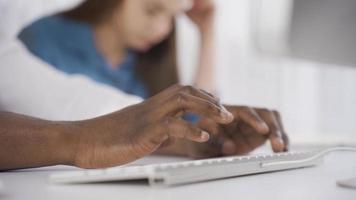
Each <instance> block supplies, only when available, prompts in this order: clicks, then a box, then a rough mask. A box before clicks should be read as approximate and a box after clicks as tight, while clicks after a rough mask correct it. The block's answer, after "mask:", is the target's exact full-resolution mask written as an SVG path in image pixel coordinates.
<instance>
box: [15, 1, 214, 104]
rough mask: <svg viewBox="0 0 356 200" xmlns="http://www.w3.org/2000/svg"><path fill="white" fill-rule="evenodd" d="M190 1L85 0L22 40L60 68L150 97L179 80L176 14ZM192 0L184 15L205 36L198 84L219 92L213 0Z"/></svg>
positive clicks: (41, 23) (36, 27)
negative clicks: (215, 71) (214, 68)
mask: <svg viewBox="0 0 356 200" xmlns="http://www.w3.org/2000/svg"><path fill="white" fill-rule="evenodd" d="M187 2H188V3H189V1H183V0H130V1H128V0H105V1H102V0H86V1H84V2H83V3H81V4H80V5H79V6H77V7H75V8H74V9H72V10H70V11H67V12H64V13H59V14H57V15H53V16H49V17H45V18H42V19H39V20H38V21H36V22H34V23H33V24H31V25H29V26H28V27H26V28H25V29H24V30H23V31H22V32H21V33H20V35H19V38H20V39H21V40H22V41H23V42H24V44H25V45H26V46H27V47H28V49H29V50H30V51H31V52H32V53H34V54H35V55H37V56H38V57H40V58H42V59H43V60H45V61H46V62H48V63H50V64H51V65H53V66H55V67H56V68H58V69H60V70H62V71H65V72H67V73H69V74H84V75H86V76H89V77H91V78H92V79H94V80H95V81H98V82H101V83H104V84H108V85H111V86H113V87H115V88H118V89H120V90H122V91H124V92H126V93H129V94H134V95H137V96H141V97H143V98H147V97H149V96H152V95H154V94H156V93H158V92H159V91H161V90H163V89H165V88H167V87H169V86H170V85H172V84H175V83H177V82H178V81H179V80H178V73H177V61H176V45H175V44H176V37H175V30H174V29H175V28H174V27H175V22H174V18H175V16H176V15H178V14H180V13H182V12H185V11H186V10H187V9H186V7H187ZM191 3H192V5H191V9H189V11H187V12H186V14H187V16H188V17H189V18H190V19H191V20H192V21H193V22H194V23H195V24H196V25H197V27H198V29H199V31H200V35H201V48H200V62H199V66H198V71H197V75H196V77H195V82H194V85H195V86H197V87H199V88H203V89H205V90H207V91H215V88H214V87H215V85H214V79H213V63H214V53H213V51H214V49H213V43H214V41H213V23H214V11H215V7H214V4H213V3H212V1H211V0H194V1H191ZM188 6H189V5H188Z"/></svg>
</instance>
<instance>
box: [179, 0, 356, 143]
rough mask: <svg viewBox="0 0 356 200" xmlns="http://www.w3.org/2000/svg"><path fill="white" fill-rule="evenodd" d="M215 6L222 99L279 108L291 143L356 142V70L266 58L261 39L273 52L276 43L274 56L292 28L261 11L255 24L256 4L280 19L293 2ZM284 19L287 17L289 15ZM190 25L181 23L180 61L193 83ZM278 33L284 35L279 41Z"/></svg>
mask: <svg viewBox="0 0 356 200" xmlns="http://www.w3.org/2000/svg"><path fill="white" fill-rule="evenodd" d="M215 2H216V4H217V5H218V9H219V12H218V17H217V24H218V27H217V33H218V34H217V40H218V43H217V47H218V49H217V52H218V65H217V76H218V82H219V90H220V94H221V96H222V99H223V100H224V101H225V102H228V103H234V104H247V105H254V106H262V107H270V108H276V109H278V110H280V111H281V113H282V115H283V116H284V122H285V126H286V129H287V131H288V132H289V134H290V136H291V139H292V142H295V143H297V142H315V141H318V142H325V143H333V142H337V143H355V144H356V123H355V122H356V69H355V68H351V67H340V66H331V65H328V66H326V65H325V64H323V65H322V64H318V63H314V62H311V61H302V60H292V59H290V58H285V57H284V58H282V57H275V56H274V57H268V56H266V55H261V54H260V53H259V51H257V49H256V47H259V46H258V45H256V40H261V39H263V41H265V44H268V45H270V47H269V48H271V45H273V44H275V45H276V46H275V48H273V46H272V49H273V51H275V52H278V51H280V50H281V49H282V50H283V48H286V46H285V43H284V42H285V39H286V38H285V36H284V35H283V34H281V33H283V32H284V33H287V32H288V30H287V29H286V27H283V24H284V25H288V23H285V22H286V21H288V20H289V19H288V18H287V19H285V21H283V20H279V18H276V17H275V16H270V17H271V18H268V17H269V15H267V14H266V13H262V16H263V18H262V19H263V20H261V21H257V23H256V19H255V18H253V17H254V16H256V9H258V8H256V7H255V6H256V5H258V6H261V5H263V6H266V5H267V6H268V5H270V6H276V9H275V13H276V15H278V16H281V12H280V11H281V9H282V7H283V6H284V7H285V9H287V10H290V4H288V3H283V4H282V7H281V5H280V4H273V3H270V4H268V3H267V2H266V1H259V0H257V1H256V0H255V1H250V0H217V1H215ZM261 2H262V4H261ZM268 2H270V1H268ZM289 2H290V1H289ZM269 14H270V15H273V12H271V13H269ZM282 15H284V16H286V17H287V16H288V15H286V12H284V13H283V12H282ZM266 18H268V19H266ZM258 20H260V19H258ZM261 23H262V24H261ZM256 25H258V26H259V27H255V26H256ZM191 27H192V25H191V24H190V23H189V22H188V20H186V19H184V18H183V19H180V21H179V37H180V40H179V47H180V50H179V52H180V54H179V58H180V63H181V67H182V70H181V74H182V75H183V81H184V83H191V80H192V74H193V73H194V66H195V63H196V57H195V56H196V50H197V47H198V44H199V42H198V37H197V33H196V31H194V29H193V30H192V28H191ZM261 27H262V28H263V27H267V29H262V30H264V32H262V33H263V35H262V36H261V35H258V34H261V32H256V30H258V29H261ZM273 27H274V28H275V29H276V30H274V29H273ZM269 33H271V34H270V35H269ZM273 33H276V34H277V36H278V34H280V35H279V37H280V40H278V38H277V37H276V34H273ZM268 39H270V40H271V41H275V42H271V41H268ZM257 42H258V41H257ZM284 50H285V49H284Z"/></svg>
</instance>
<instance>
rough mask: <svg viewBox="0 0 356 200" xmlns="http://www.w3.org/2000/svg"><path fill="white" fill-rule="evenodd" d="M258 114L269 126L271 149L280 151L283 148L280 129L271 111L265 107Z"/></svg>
mask: <svg viewBox="0 0 356 200" xmlns="http://www.w3.org/2000/svg"><path fill="white" fill-rule="evenodd" d="M259 114H260V116H261V117H262V118H263V120H264V121H265V122H266V123H267V124H268V127H269V134H268V135H269V136H268V137H269V140H270V142H271V146H272V149H273V151H274V152H282V151H283V150H284V148H285V145H284V142H283V138H282V131H281V127H280V126H279V123H278V122H277V119H276V118H275V116H274V114H273V112H271V111H269V110H267V109H262V110H261V111H260V113H259Z"/></svg>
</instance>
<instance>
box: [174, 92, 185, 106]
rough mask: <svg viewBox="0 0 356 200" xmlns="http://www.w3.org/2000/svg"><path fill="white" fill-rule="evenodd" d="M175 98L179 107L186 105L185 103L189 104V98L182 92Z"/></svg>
mask: <svg viewBox="0 0 356 200" xmlns="http://www.w3.org/2000/svg"><path fill="white" fill-rule="evenodd" d="M174 98H175V101H176V102H177V103H178V104H179V105H181V104H184V103H185V102H187V96H186V95H185V94H184V93H182V92H179V93H178V94H177V95H176V96H175V97H174Z"/></svg>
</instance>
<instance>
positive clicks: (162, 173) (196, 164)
mask: <svg viewBox="0 0 356 200" xmlns="http://www.w3.org/2000/svg"><path fill="white" fill-rule="evenodd" d="M340 150H341V151H356V148H348V147H336V148H330V149H326V150H322V151H315V152H288V153H277V154H262V155H252V156H232V157H224V158H213V159H204V160H194V161H184V162H176V163H164V164H152V165H144V166H128V167H114V168H107V169H96V170H82V171H74V172H63V173H56V174H52V175H51V176H50V181H51V182H53V183H96V182H114V181H115V182H116V181H130V180H148V183H149V184H150V185H152V186H171V185H181V184H188V183H195V182H202V181H208V180H216V179H222V178H229V177H237V176H242V175H250V174H259V173H267V172H274V171H281V170H288V169H297V168H304V167H311V166H314V165H317V164H319V163H320V162H321V161H322V159H323V155H325V154H326V153H329V152H331V151H340Z"/></svg>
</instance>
